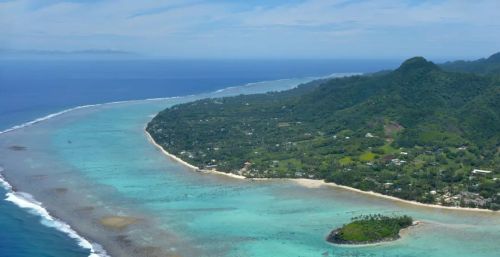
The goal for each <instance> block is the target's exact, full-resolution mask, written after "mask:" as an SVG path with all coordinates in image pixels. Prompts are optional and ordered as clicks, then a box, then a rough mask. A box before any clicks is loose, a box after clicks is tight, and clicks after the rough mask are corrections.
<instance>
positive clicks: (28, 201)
mask: <svg viewBox="0 0 500 257" xmlns="http://www.w3.org/2000/svg"><path fill="white" fill-rule="evenodd" d="M339 74H340V75H342V76H353V75H358V74H360V73H332V74H329V75H325V76H320V77H307V79H309V81H312V80H315V79H324V78H330V77H336V76H337V75H339ZM292 79H294V78H283V79H276V80H270V81H286V80H292ZM264 82H268V81H258V82H250V83H246V84H243V85H240V86H231V87H226V88H222V89H219V90H216V91H211V92H206V93H200V94H188V95H180V96H169V97H154V98H146V99H130V100H119V101H112V102H104V103H96V104H85V105H78V106H74V107H68V108H66V109H62V110H60V111H57V112H54V113H49V114H46V115H45V116H42V117H35V118H33V119H32V120H29V121H27V122H24V123H21V124H17V125H13V126H11V127H7V128H3V129H2V130H0V136H1V135H3V134H7V133H9V132H13V131H16V130H19V129H23V128H26V127H30V126H32V125H36V124H38V123H41V122H44V121H47V120H50V119H52V118H56V117H58V116H61V115H64V114H66V113H69V112H73V111H77V110H81V109H87V108H94V107H100V106H106V105H114V104H125V103H134V102H142V101H165V100H170V99H177V98H188V97H197V96H203V97H201V98H210V97H213V94H220V93H223V92H225V91H227V90H232V89H237V88H246V87H249V86H253V85H256V84H259V83H264ZM301 83H303V82H301ZM301 83H297V84H294V85H293V86H292V87H291V88H293V87H297V86H298V85H300V84H301ZM283 90H286V89H283ZM151 142H152V143H153V141H151ZM160 149H162V148H161V147H160ZM165 154H167V155H169V153H167V152H165ZM169 156H170V157H172V158H173V159H174V160H176V161H178V162H183V161H182V160H181V159H180V158H177V157H176V156H174V155H169ZM183 164H184V165H186V166H187V167H190V164H189V163H187V162H184V163H183ZM191 166H192V165H191ZM190 168H196V167H194V166H193V167H190ZM200 171H201V172H204V173H213V174H219V175H224V176H228V177H233V178H238V179H244V178H245V177H243V176H237V175H233V174H228V173H225V172H218V171H211V170H200ZM2 172H3V167H1V166H0V187H2V188H3V189H4V190H5V191H6V193H5V199H4V200H5V201H8V202H12V203H13V204H15V205H16V206H17V207H19V208H21V209H27V210H28V211H29V212H33V213H34V214H35V215H38V216H40V217H41V218H42V219H43V220H45V221H47V222H49V223H51V224H53V226H52V225H46V226H48V227H53V228H54V229H56V230H59V231H61V232H63V233H65V234H67V235H68V237H69V238H72V239H75V240H76V242H77V244H78V245H79V246H80V247H82V248H83V249H88V250H89V252H90V253H89V257H110V255H109V253H108V252H107V251H106V250H105V249H104V248H103V247H102V246H101V245H100V244H98V243H97V242H94V241H91V240H89V239H88V238H86V237H84V236H82V235H81V234H80V233H79V232H78V231H76V230H74V229H73V228H72V227H71V226H70V225H69V224H67V223H66V222H64V221H63V220H60V219H58V218H57V217H54V216H52V215H51V214H50V212H49V210H47V209H45V207H44V206H43V203H41V202H38V201H36V200H35V197H34V196H31V195H29V194H24V193H23V192H22V191H16V189H15V188H14V187H13V186H12V185H11V184H10V183H9V182H8V181H7V180H6V179H5V178H4V177H3V174H2ZM24 196H26V197H27V198H26V197H24Z"/></svg>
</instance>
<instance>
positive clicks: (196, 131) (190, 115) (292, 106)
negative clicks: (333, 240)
mask: <svg viewBox="0 0 500 257" xmlns="http://www.w3.org/2000/svg"><path fill="white" fill-rule="evenodd" d="M499 74H500V53H497V54H494V55H492V56H490V57H489V58H487V59H480V60H477V61H472V62H451V63H445V64H441V65H437V64H434V63H433V62H430V61H427V60H426V59H424V58H422V57H414V58H411V59H408V60H406V61H404V62H403V63H402V64H401V66H400V67H399V68H397V69H395V70H393V71H381V72H377V73H373V74H365V75H360V76H351V77H344V78H334V79H324V80H317V81H313V82H310V83H307V84H303V85H300V86H298V87H297V88H294V89H291V90H287V91H281V92H270V93H266V94H256V95H240V96H234V97H224V98H211V99H203V100H198V101H194V102H189V103H185V104H180V105H175V106H173V107H171V108H167V109H165V110H163V111H161V112H160V113H159V114H158V115H157V116H156V117H154V118H153V119H152V120H151V122H149V123H148V125H147V127H146V131H147V132H148V133H149V135H150V136H151V138H152V139H153V141H154V142H155V143H156V144H158V145H159V146H160V147H161V148H162V149H163V150H165V151H166V152H168V153H169V154H171V155H172V156H175V157H176V158H178V159H179V160H181V161H182V162H183V163H185V164H189V165H190V166H192V167H195V168H199V169H200V170H215V171H220V172H225V173H227V174H232V175H235V176H240V177H246V178H293V179H297V178H301V179H314V180H324V181H325V182H330V183H335V184H337V185H341V186H346V187H349V188H354V189H358V190H362V191H365V192H374V193H377V194H382V195H385V196H391V197H396V198H398V199H403V200H406V201H411V202H418V203H421V204H431V205H439V206H448V207H467V208H480V209H490V210H499V209H500V147H499V146H500V133H499V131H500V108H499V105H498V104H499V103H500V76H499Z"/></svg>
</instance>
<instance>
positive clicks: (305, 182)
mask: <svg viewBox="0 0 500 257" xmlns="http://www.w3.org/2000/svg"><path fill="white" fill-rule="evenodd" d="M144 132H145V134H146V137H147V139H148V141H149V142H151V143H152V144H153V145H154V146H155V147H157V148H158V149H159V150H160V151H161V152H162V153H163V154H165V155H166V156H168V157H169V158H171V159H173V160H175V161H176V162H178V163H180V164H183V165H184V166H186V167H188V168H191V169H193V170H195V171H198V172H203V173H212V174H217V175H223V176H228V177H232V178H237V179H249V180H253V181H264V180H287V181H292V182H294V183H297V184H299V185H301V186H304V187H307V188H319V187H322V186H329V187H334V188H340V189H344V190H348V191H351V192H356V193H360V194H365V195H370V196H374V197H379V198H384V199H387V200H391V201H395V202H400V203H405V204H410V205H414V206H419V207H426V208H435V209H445V210H453V211H472V212H487V213H500V212H499V211H493V210H488V209H480V208H469V207H455V206H441V205H436V204H427V203H420V202H416V201H410V200H404V199H401V198H397V197H394V196H389V195H384V194H380V193H376V192H373V191H363V190H360V189H357V188H353V187H348V186H343V185H338V184H335V183H333V182H325V181H324V180H318V179H307V178H247V177H245V176H241V175H236V174H233V173H227V172H222V171H218V170H204V169H200V168H199V167H196V166H194V165H192V164H190V163H188V162H186V161H184V160H182V159H181V158H179V157H177V156H176V155H173V154H171V153H169V152H167V151H166V150H165V149H163V147H161V146H160V145H159V144H157V143H156V142H155V141H154V139H153V137H151V135H150V134H149V132H147V131H146V129H145V128H144Z"/></svg>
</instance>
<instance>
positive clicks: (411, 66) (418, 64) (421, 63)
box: [397, 56, 439, 72]
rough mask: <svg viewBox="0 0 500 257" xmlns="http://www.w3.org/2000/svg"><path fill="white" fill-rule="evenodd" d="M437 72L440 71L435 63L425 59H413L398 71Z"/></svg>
mask: <svg viewBox="0 0 500 257" xmlns="http://www.w3.org/2000/svg"><path fill="white" fill-rule="evenodd" d="M420 69H425V70H435V69H439V68H438V66H436V65H435V64H434V63H433V62H430V61H427V60H426V59H425V58H424V57H420V56H417V57H413V58H410V59H408V60H406V61H404V62H403V63H402V64H401V66H399V68H398V69H397V71H403V72H405V71H412V70H420Z"/></svg>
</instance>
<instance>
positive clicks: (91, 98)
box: [0, 60, 399, 257]
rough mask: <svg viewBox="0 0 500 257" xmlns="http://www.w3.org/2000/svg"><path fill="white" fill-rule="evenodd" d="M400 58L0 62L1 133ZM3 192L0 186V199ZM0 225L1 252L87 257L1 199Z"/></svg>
mask: <svg viewBox="0 0 500 257" xmlns="http://www.w3.org/2000/svg"><path fill="white" fill-rule="evenodd" d="M398 64H399V61H397V60H386V61H380V60H378V61H375V60H355V61H353V60H350V61H347V60H343V61H342V60H281V61H277V60H273V61H269V60H267V61H266V60H246V61H232V60H128V61H127V60H98V61H91V60H47V61H43V60H2V61H0V131H1V130H5V129H8V128H10V127H12V126H14V125H18V124H21V123H25V122H28V121H30V120H33V119H35V118H38V117H41V116H45V115H47V114H50V113H54V112H57V111H61V110H63V109H67V108H71V107H75V106H79V105H86V104H97V103H105V102H112V101H122V100H133V99H145V98H156V97H169V96H181V95H189V94H197V93H203V92H209V91H214V90H217V89H221V88H226V87H230V86H238V85H244V84H247V83H252V82H259V81H268V80H276V79H283V78H299V77H310V76H326V75H330V74H333V73H343V72H374V71H378V70H382V69H391V68H395V67H397V65H398ZM0 166H1V163H0ZM4 194H5V191H4V190H3V189H2V188H0V195H1V196H2V197H4V198H5V196H4ZM0 228H1V229H0V257H3V256H6V257H7V256H8V257H21V256H22V257H27V256H29V257H35V256H36V257H38V256H43V257H44V256H47V257H48V256H54V257H73V256H75V257H77V256H88V255H89V253H88V252H87V251H86V250H84V249H82V248H80V247H79V246H78V245H77V243H76V242H75V241H74V240H73V239H70V238H68V237H67V236H66V235H65V234H63V233H62V232H59V231H57V230H55V229H53V228H50V227H47V226H45V225H43V224H42V223H41V222H40V218H39V217H38V216H35V215H34V214H31V213H29V212H26V211H25V210H22V209H20V208H18V207H16V206H15V205H13V204H12V203H10V202H7V201H0Z"/></svg>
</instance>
